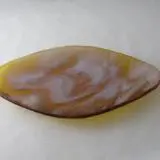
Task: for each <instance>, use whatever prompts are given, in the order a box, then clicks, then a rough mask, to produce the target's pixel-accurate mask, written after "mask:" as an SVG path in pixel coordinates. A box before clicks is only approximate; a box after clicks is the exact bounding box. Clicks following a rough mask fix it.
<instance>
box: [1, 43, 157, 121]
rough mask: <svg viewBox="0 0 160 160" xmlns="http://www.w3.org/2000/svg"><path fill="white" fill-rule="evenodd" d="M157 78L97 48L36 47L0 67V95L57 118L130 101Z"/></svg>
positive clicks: (121, 56)
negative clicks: (34, 49) (38, 48)
mask: <svg viewBox="0 0 160 160" xmlns="http://www.w3.org/2000/svg"><path fill="white" fill-rule="evenodd" d="M159 83H160V72H159V71H158V70H157V69H156V68H155V67H154V66H152V65H150V64H147V63H145V62H142V61H140V60H137V59H135V58H133V57H130V56H127V55H124V54H121V53H116V52H114V51H111V50H106V49H102V48H96V47H87V46H85V47H84V46H66V47H59V48H54V49H49V50H44V51H40V52H37V53H34V54H31V55H28V56H25V57H22V58H19V59H16V60H14V61H11V62H9V63H7V64H5V65H4V66H2V67H1V68H0V92H1V96H2V97H4V98H6V99H7V100H9V101H11V102H13V103H16V104H18V105H20V106H22V107H25V108H28V109H31V110H34V111H37V112H40V113H44V114H47V115H52V116H56V117H66V118H69V117H70V118H71V117H75V118H76V117H87V116H92V115H96V114H100V113H104V112H106V111H109V110H112V109H115V108H117V107H120V106H122V105H124V104H126V103H129V102H132V101H133V100H136V99H138V98H140V97H142V96H144V95H145V94H146V93H148V92H150V91H151V90H153V89H155V88H156V87H157V86H158V85H159Z"/></svg>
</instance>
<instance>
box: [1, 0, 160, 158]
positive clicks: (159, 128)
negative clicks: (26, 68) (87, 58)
mask: <svg viewBox="0 0 160 160" xmlns="http://www.w3.org/2000/svg"><path fill="white" fill-rule="evenodd" d="M159 17H160V1H158V0H157V1H156V0H153V1H152V0H147V1H145V0H140V1H135V0H99V1H98V0H45V1H44V0H21V1H20V0H19V1H18V0H14V1H12V0H10V1H9V0H7V1H5V0H1V1H0V63H1V64H3V63H5V62H7V61H9V60H11V59H14V58H17V57H20V56H23V55H26V54H29V53H32V52H36V51H38V50H42V49H46V48H51V47H55V46H61V45H73V44H76V45H93V46H99V47H104V48H109V49H113V50H116V51H120V52H123V53H126V54H128V55H132V56H135V57H137V58H139V59H142V60H144V61H146V62H148V63H151V64H153V65H155V66H156V67H157V68H159V69H160V56H159V54H160V45H159V42H160V18H159ZM159 97H160V89H159V88H158V89H157V90H155V91H154V92H152V93H150V94H149V95H147V96H146V97H144V98H142V99H141V100H138V101H136V102H134V103H132V104H130V105H126V106H125V107H122V108H120V109H117V110H115V111H112V112H109V113H106V114H103V115H101V116H96V117H93V118H89V119H81V120H65V119H58V118H52V117H48V116H44V115H41V114H38V113H34V112H32V111H29V110H26V109H23V108H20V107H18V106H16V105H14V104H12V103H10V102H8V101H6V100H4V99H2V98H1V99H0V159H1V160H14V159H15V160H53V159H55V160H159V159H160V140H159V139H160V138H159V135H160V134H159V133H160V125H159V122H160V116H159V115H160V98H159Z"/></svg>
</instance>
